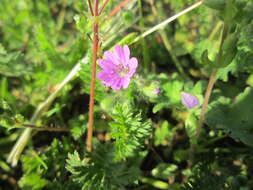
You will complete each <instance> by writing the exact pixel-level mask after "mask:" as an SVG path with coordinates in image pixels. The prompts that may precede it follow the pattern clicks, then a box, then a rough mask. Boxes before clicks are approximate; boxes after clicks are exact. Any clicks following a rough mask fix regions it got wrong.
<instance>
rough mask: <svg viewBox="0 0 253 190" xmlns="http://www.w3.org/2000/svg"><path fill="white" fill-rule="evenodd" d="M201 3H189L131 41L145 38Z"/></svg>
mask: <svg viewBox="0 0 253 190" xmlns="http://www.w3.org/2000/svg"><path fill="white" fill-rule="evenodd" d="M202 3H203V1H199V2H197V3H195V4H193V5H191V6H190V7H188V8H186V9H184V10H183V11H181V12H179V13H177V14H175V15H174V16H172V17H170V18H168V19H166V20H164V21H163V22H161V23H159V24H157V25H156V26H154V27H152V28H150V29H149V30H147V31H146V32H144V33H142V34H141V35H139V36H138V37H136V38H135V39H134V40H133V43H134V42H137V41H139V40H140V39H142V38H145V37H146V36H148V35H150V34H152V33H153V32H155V31H157V30H160V29H161V28H163V27H165V26H166V25H167V24H169V23H171V22H172V21H174V20H176V19H177V18H178V17H180V16H182V15H184V14H186V13H188V12H190V11H192V10H193V9H195V8H197V7H199V6H200V5H201V4H202Z"/></svg>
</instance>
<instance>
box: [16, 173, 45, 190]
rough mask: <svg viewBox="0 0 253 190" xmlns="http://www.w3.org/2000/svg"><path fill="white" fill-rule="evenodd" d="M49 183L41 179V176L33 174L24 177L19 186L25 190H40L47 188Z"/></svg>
mask: <svg viewBox="0 0 253 190" xmlns="http://www.w3.org/2000/svg"><path fill="white" fill-rule="evenodd" d="M48 183H49V181H48V180H46V179H43V178H41V177H40V176H39V175H37V174H35V173H33V174H29V175H25V176H23V177H22V178H21V179H20V181H19V185H20V187H21V188H22V189H24V190H29V189H30V190H40V189H43V188H44V187H46V185H47V184H48Z"/></svg>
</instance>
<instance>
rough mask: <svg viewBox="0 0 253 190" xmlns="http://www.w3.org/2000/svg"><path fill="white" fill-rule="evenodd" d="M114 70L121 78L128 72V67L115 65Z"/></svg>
mask: <svg viewBox="0 0 253 190" xmlns="http://www.w3.org/2000/svg"><path fill="white" fill-rule="evenodd" d="M116 72H117V74H118V75H119V77H121V78H123V77H125V76H126V75H127V74H128V73H129V68H128V67H124V66H123V65H117V66H116Z"/></svg>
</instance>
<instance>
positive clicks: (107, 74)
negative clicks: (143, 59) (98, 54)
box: [97, 45, 138, 90]
mask: <svg viewBox="0 0 253 190" xmlns="http://www.w3.org/2000/svg"><path fill="white" fill-rule="evenodd" d="M98 64H99V66H100V67H101V68H102V71H101V72H100V73H98V75H97V77H98V79H100V80H102V84H103V85H105V86H110V87H111V88H112V89H113V90H119V89H121V88H127V87H128V85H129V83H130V79H131V77H132V76H133V74H134V73H135V71H136V68H137V66H138V61H137V59H136V58H135V57H132V58H130V50H129V47H128V46H127V45H124V46H123V47H121V46H120V45H116V46H115V47H114V52H113V51H106V52H105V53H104V59H99V60H98Z"/></svg>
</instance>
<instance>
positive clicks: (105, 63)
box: [98, 59, 115, 70]
mask: <svg viewBox="0 0 253 190" xmlns="http://www.w3.org/2000/svg"><path fill="white" fill-rule="evenodd" d="M98 64H99V66H100V67H101V68H102V69H105V70H113V69H114V67H115V65H114V64H113V63H112V62H111V61H109V60H105V59H99V60H98Z"/></svg>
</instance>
